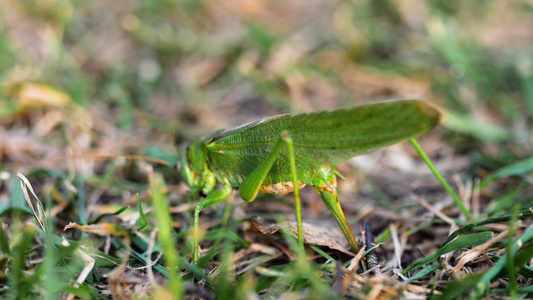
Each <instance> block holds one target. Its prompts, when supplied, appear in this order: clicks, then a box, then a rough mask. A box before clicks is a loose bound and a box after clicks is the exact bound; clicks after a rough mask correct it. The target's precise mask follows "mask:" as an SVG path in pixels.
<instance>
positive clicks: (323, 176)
mask: <svg viewBox="0 0 533 300" xmlns="http://www.w3.org/2000/svg"><path fill="white" fill-rule="evenodd" d="M313 187H314V188H315V190H316V191H317V193H318V194H319V195H320V197H321V198H322V200H324V203H325V204H326V206H327V208H328V209H329V211H331V213H332V214H333V217H334V218H335V221H337V224H338V225H339V227H340V229H341V231H342V234H343V235H344V237H345V238H346V240H347V241H348V243H349V244H350V247H351V248H352V250H353V251H354V252H355V253H357V252H359V245H358V244H357V241H356V240H355V237H354V236H353V233H352V230H351V229H350V225H348V221H346V216H345V215H344V212H343V211H342V207H341V204H340V203H339V194H338V191H337V176H336V172H335V168H333V167H330V166H324V167H321V168H319V169H318V170H317V171H316V172H315V175H314V179H313Z"/></svg>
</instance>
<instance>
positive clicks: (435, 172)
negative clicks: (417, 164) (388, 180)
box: [409, 138, 474, 220]
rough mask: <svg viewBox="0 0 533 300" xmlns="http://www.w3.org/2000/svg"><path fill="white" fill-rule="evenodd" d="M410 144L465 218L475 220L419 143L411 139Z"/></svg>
mask: <svg viewBox="0 0 533 300" xmlns="http://www.w3.org/2000/svg"><path fill="white" fill-rule="evenodd" d="M409 142H411V145H413V147H414V148H415V150H416V152H418V155H420V157H421V158H422V159H423V160H424V162H425V163H426V165H427V166H428V167H429V169H430V170H431V172H433V175H435V177H436V178H437V180H439V182H440V183H441V184H442V186H443V187H444V189H445V190H446V191H447V192H448V193H449V194H450V196H452V198H453V200H454V201H455V204H457V206H459V208H460V209H461V211H462V212H463V214H464V215H465V217H466V218H467V219H468V220H473V219H474V217H473V216H472V214H471V213H470V211H468V209H466V207H465V205H464V204H463V201H461V199H460V198H459V196H457V194H456V193H455V192H454V191H453V189H452V188H451V187H450V185H449V184H448V182H446V180H445V179H444V177H442V175H441V174H440V172H439V170H437V168H435V165H433V162H431V160H430V159H429V157H428V156H427V155H426V153H425V152H424V150H422V147H420V145H419V144H418V142H417V141H416V140H415V139H414V138H410V139H409Z"/></svg>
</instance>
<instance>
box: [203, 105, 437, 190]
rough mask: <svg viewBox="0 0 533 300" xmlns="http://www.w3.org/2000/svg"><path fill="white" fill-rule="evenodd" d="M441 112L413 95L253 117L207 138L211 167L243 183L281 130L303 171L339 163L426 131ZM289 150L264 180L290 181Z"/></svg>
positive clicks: (264, 157) (267, 153) (431, 126)
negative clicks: (356, 104)
mask: <svg viewBox="0 0 533 300" xmlns="http://www.w3.org/2000/svg"><path fill="white" fill-rule="evenodd" d="M439 119H440V114H439V112H438V111H437V110H436V109H434V108H432V107H430V106H428V105H426V104H424V103H423V102H419V101H414V100H403V101H392V102H381V103H376V104H370V105H364V106H358V107H351V108H344V109H337V110H328V111H319V112H311V113H303V114H285V115H279V116H274V117H270V118H265V119H262V120H258V121H254V122H251V123H248V124H245V125H242V126H239V127H237V128H234V129H229V130H225V131H221V132H219V133H217V134H216V135H215V136H213V137H211V138H210V140H207V141H206V142H207V144H206V147H207V160H208V166H209V168H210V169H211V170H212V171H214V172H215V173H216V174H219V175H221V176H224V177H227V178H230V179H233V181H235V182H241V181H242V179H243V178H244V177H246V175H247V174H249V173H250V172H251V171H252V170H253V169H254V168H255V167H256V166H258V165H259V164H260V163H261V162H263V161H264V160H265V159H266V158H267V157H268V155H269V153H271V151H272V150H273V149H274V145H275V144H276V142H277V141H279V139H280V134H281V132H282V131H283V130H287V131H288V132H289V133H290V135H291V137H292V140H293V142H294V148H295V156H296V163H297V169H298V171H299V173H300V174H299V176H305V174H307V173H309V172H311V171H313V170H315V169H317V168H318V167H320V166H322V165H337V164H339V163H341V162H343V161H345V160H347V159H349V158H352V157H354V156H357V155H361V154H365V153H369V152H372V151H374V150H376V149H379V148H381V147H384V146H388V145H392V144H395V143H398V142H400V141H402V140H405V139H407V138H410V137H415V136H418V135H421V134H423V133H425V132H426V131H428V130H430V129H431V128H433V127H434V126H435V125H437V124H438V122H439ZM288 179H290V177H289V165H288V157H287V152H286V149H284V150H283V151H282V152H281V154H280V156H279V158H278V160H277V161H276V162H275V163H274V166H273V167H272V169H271V171H270V173H269V176H268V178H267V179H266V182H265V184H269V183H275V182H282V181H287V180H288Z"/></svg>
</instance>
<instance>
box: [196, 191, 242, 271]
mask: <svg viewBox="0 0 533 300" xmlns="http://www.w3.org/2000/svg"><path fill="white" fill-rule="evenodd" d="M232 191H233V189H232V188H231V185H230V184H229V183H225V184H224V185H223V186H222V188H221V189H220V190H219V191H214V192H212V193H210V194H209V195H207V197H206V198H204V199H203V200H202V201H200V202H199V203H198V204H197V205H196V207H195V208H194V229H193V230H194V231H193V241H194V245H193V247H194V254H193V262H194V263H195V264H196V263H197V262H198V258H199V255H198V247H199V244H200V212H201V211H202V210H204V208H206V207H208V206H210V205H213V204H217V203H219V202H222V201H226V200H227V199H228V197H229V196H231V193H232Z"/></svg>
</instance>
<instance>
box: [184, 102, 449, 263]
mask: <svg viewBox="0 0 533 300" xmlns="http://www.w3.org/2000/svg"><path fill="white" fill-rule="evenodd" d="M439 119H440V113H439V112H438V111H437V110H436V109H434V108H432V107H430V106H428V105H426V104H424V103H423V102H420V101H415V100H402V101H391V102H380V103H375V104H369V105H363V106H356V107H350V108H343V109H336V110H328V111H318V112H310V113H301V114H283V115H278V116H273V117H268V118H264V119H261V120H258V121H254V122H250V123H247V124H244V125H241V126H239V127H236V128H233V129H227V130H220V131H217V132H214V133H213V134H211V135H210V136H208V137H206V138H203V139H201V140H199V141H197V142H194V143H192V144H190V145H189V146H188V147H187V150H186V151H184V153H181V156H180V167H179V168H180V171H181V174H182V177H183V179H184V181H185V182H186V183H187V185H189V186H190V187H191V189H193V191H194V192H197V193H203V194H204V195H206V197H205V198H204V199H203V200H201V201H200V202H199V203H198V204H197V206H196V208H195V211H194V232H195V234H194V258H193V260H194V262H195V263H196V262H197V261H198V247H199V237H198V230H199V216H200V212H201V211H202V210H203V209H204V208H205V207H207V206H210V205H213V204H215V203H218V202H221V201H225V200H226V199H227V198H228V197H229V196H230V195H231V193H232V191H233V189H238V190H239V194H240V196H241V197H242V199H244V200H246V201H253V200H254V199H255V198H256V196H257V194H258V193H259V192H263V193H272V194H284V193H289V192H293V191H294V194H295V202H296V218H297V223H298V236H299V240H300V245H301V247H302V248H303V234H302V224H301V210H300V198H299V194H298V189H300V188H302V187H303V186H304V185H306V184H310V185H312V186H313V187H314V188H315V190H316V191H317V192H318V194H319V195H320V196H321V198H322V199H323V200H324V203H325V204H326V206H327V207H328V209H329V210H330V211H331V213H332V214H333V216H334V217H335V220H336V221H337V223H338V225H339V227H340V229H341V231H342V232H343V234H344V236H345V238H346V240H347V241H348V243H349V244H350V246H351V248H352V250H353V251H356V252H357V251H359V246H358V244H357V242H356V240H355V238H354V236H353V234H352V231H351V229H350V226H349V225H348V222H347V221H346V217H345V215H344V212H343V211H342V208H341V206H340V204H339V198H338V192H337V181H336V177H337V175H340V174H339V173H338V172H337V170H336V168H335V166H336V165H337V164H339V163H341V162H344V161H346V160H348V159H349V158H352V157H354V156H357V155H362V154H366V153H369V152H371V151H374V150H377V149H378V148H382V147H385V146H388V145H392V144H395V143H398V142H400V141H402V140H405V139H408V138H413V137H416V136H419V135H421V134H423V133H425V132H427V131H428V130H430V129H432V128H433V127H434V126H436V125H437V124H438V122H439ZM217 184H218V185H219V186H220V188H219V189H217V188H216V187H217ZM294 187H297V188H296V189H295V188H294Z"/></svg>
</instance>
